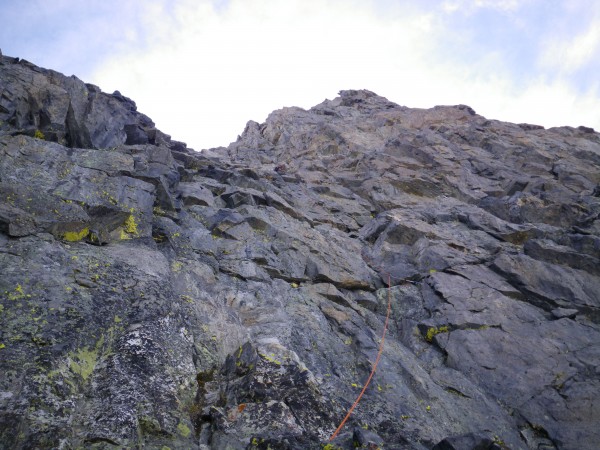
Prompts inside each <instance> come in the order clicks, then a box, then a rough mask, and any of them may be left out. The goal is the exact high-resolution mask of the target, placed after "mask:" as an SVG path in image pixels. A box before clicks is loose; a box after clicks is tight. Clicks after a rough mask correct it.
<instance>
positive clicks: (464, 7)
mask: <svg viewBox="0 0 600 450" xmlns="http://www.w3.org/2000/svg"><path fill="white" fill-rule="evenodd" d="M530 1H531V0H529V1H527V0H446V1H444V2H443V3H442V9H443V10H444V11H445V12H448V13H454V12H457V11H459V12H462V13H470V12H472V11H473V10H475V9H477V8H489V9H495V10H498V11H505V12H508V11H511V12H512V11H516V10H517V9H519V8H521V7H522V6H523V5H524V4H525V3H529V2H530Z"/></svg>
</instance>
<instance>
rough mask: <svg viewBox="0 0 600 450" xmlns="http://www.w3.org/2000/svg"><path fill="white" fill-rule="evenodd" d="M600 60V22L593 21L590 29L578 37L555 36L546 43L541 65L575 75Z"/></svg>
mask: <svg viewBox="0 0 600 450" xmlns="http://www.w3.org/2000/svg"><path fill="white" fill-rule="evenodd" d="M598 60H600V21H592V22H591V23H590V25H589V26H588V29H587V30H585V31H583V32H581V33H579V34H578V35H576V36H574V37H572V38H569V36H564V35H562V34H561V35H559V36H553V37H552V38H551V39H550V40H549V41H547V42H545V43H544V50H543V52H542V54H541V56H540V63H541V64H542V66H544V67H547V68H553V69H558V70H559V71H561V72H566V73H574V72H577V71H578V70H580V69H581V68H583V67H584V66H586V65H588V64H590V63H592V62H598Z"/></svg>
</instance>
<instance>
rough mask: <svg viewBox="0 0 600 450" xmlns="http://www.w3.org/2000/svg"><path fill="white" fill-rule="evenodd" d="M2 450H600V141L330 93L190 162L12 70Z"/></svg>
mask: <svg viewBox="0 0 600 450" xmlns="http://www.w3.org/2000/svg"><path fill="white" fill-rule="evenodd" d="M0 83H1V84H0V273H2V276H1V277H0V294H1V295H2V297H1V300H0V301H1V303H0V356H1V358H0V373H1V374H2V376H0V446H2V447H3V448H4V447H5V448H80V447H84V448H98V449H100V448H107V449H108V448H126V447H136V446H139V447H144V448H161V447H163V446H165V447H168V448H171V449H176V448H181V449H188V448H215V449H226V448H233V449H245V448H268V447H269V446H270V448H282V449H283V448H290V449H306V448H322V446H323V444H325V443H326V442H327V440H328V438H329V436H331V434H332V432H333V431H334V430H335V429H336V427H337V425H338V424H339V422H340V421H341V419H342V418H343V417H344V415H345V413H346V411H347V409H348V408H349V406H350V405H351V404H352V402H353V401H354V399H355V398H356V395H357V394H358V392H359V391H360V389H361V387H362V383H363V382H364V381H365V380H366V378H367V377H368V375H369V373H370V371H371V368H372V365H373V362H374V360H375V357H376V354H377V350H378V346H379V340H380V338H381V334H382V331H383V323H384V319H385V313H386V306H387V296H388V292H387V291H388V286H387V282H388V276H389V280H390V281H391V282H390V285H391V286H390V288H389V289H390V294H391V296H392V312H391V319H390V327H389V330H388V335H387V337H386V341H385V349H384V353H383V356H382V359H381V362H380V365H379V367H378V370H377V373H376V375H375V376H374V378H373V381H372V383H371V385H370V387H369V388H368V389H367V391H366V393H365V395H364V397H363V399H362V401H361V403H360V404H359V406H358V408H357V409H356V410H355V412H354V414H353V415H352V418H351V420H350V422H349V423H348V425H346V427H345V428H344V430H343V432H342V433H341V434H340V436H339V437H338V438H337V439H336V440H335V441H334V442H333V445H335V446H337V447H341V448H354V447H353V446H354V445H360V446H363V447H365V448H367V447H368V446H369V445H375V446H376V445H380V444H382V443H383V445H384V446H385V448H397V449H430V448H433V447H434V446H435V448H438V449H441V448H461V449H462V448H512V449H528V448H531V449H537V448H547V449H553V448H556V449H575V448H577V449H590V450H591V449H595V448H597V442H600V431H599V430H598V428H597V426H596V425H597V423H598V422H599V421H600V409H599V407H600V406H599V405H600V382H599V381H598V380H599V379H600V376H599V375H600V372H599V371H598V370H599V369H598V367H600V325H599V323H600V295H599V294H598V293H599V292H600V272H599V269H598V268H599V267H600V264H599V262H600V135H599V134H598V133H595V132H594V131H593V130H591V129H589V128H585V127H580V128H578V129H576V128H570V127H560V128H552V129H549V130H545V129H543V128H542V127H537V126H533V125H527V124H520V125H516V124H510V123H505V122H499V121H493V120H487V119H485V118H484V117H481V116H479V115H477V114H476V113H475V112H474V111H473V110H472V109H471V108H469V107H467V106H464V105H459V106H439V107H435V108H432V109H429V110H420V109H410V108H406V107H402V106H398V105H396V104H394V103H391V102H389V101H388V100H386V99H385V98H383V97H380V96H377V95H375V94H373V93H371V92H369V91H342V92H341V93H340V96H339V97H338V98H336V99H334V100H331V101H330V100H327V101H325V102H323V103H321V104H320V105H317V106H315V107H313V108H311V109H310V110H303V109H300V108H284V109H282V110H279V111H275V112H274V113H272V114H271V115H270V116H269V117H268V118H267V120H266V122H265V123H264V124H258V123H255V122H249V123H248V125H247V126H246V129H245V130H244V132H243V133H242V135H241V136H239V138H238V140H237V141H236V142H234V143H232V144H231V145H230V146H229V147H227V148H224V147H220V148H216V149H211V150H207V151H204V152H202V153H196V152H193V151H192V150H190V149H187V148H186V146H185V144H182V143H180V142H177V141H173V140H171V138H170V137H169V136H168V135H165V134H164V133H161V132H160V131H158V130H156V129H155V128H154V124H153V123H152V121H151V120H150V119H149V118H148V117H146V116H144V115H143V114H140V113H138V112H137V111H136V108H135V103H133V102H132V101H131V100H129V99H127V98H126V97H123V96H122V95H121V94H119V93H118V92H115V93H114V94H112V95H108V94H105V93H102V92H101V91H100V89H99V88H97V87H95V86H92V85H88V84H84V83H83V82H81V81H80V80H78V79H77V78H75V77H65V76H63V75H61V74H59V73H56V72H53V71H50V70H45V69H41V68H39V67H36V66H34V65H32V64H31V63H28V62H25V61H20V60H18V59H16V58H9V57H2V59H1V60H0Z"/></svg>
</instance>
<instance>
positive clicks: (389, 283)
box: [329, 274, 392, 441]
mask: <svg viewBox="0 0 600 450" xmlns="http://www.w3.org/2000/svg"><path fill="white" fill-rule="evenodd" d="M391 284H392V277H391V275H390V274H388V305H387V314H386V316H385V324H384V325H383V334H382V336H381V343H380V344H379V351H378V352H377V358H376V359H375V364H373V369H372V370H371V374H370V375H369V378H367V381H366V383H365V385H364V386H363V388H362V391H360V394H358V397H356V400H355V401H354V403H353V404H352V406H351V407H350V409H349V410H348V414H346V417H344V420H342V423H340V426H339V427H337V430H335V432H334V433H333V434H332V435H331V437H330V438H329V440H330V441H333V440H334V439H335V438H336V436H337V435H338V433H339V432H340V431H341V430H342V428H344V425H345V424H346V422H347V421H348V419H349V418H350V416H351V415H352V411H354V408H356V406H357V405H358V402H360V399H361V398H362V396H363V394H364V393H365V391H366V390H367V387H369V383H370V382H371V379H372V378H373V375H375V371H376V370H377V365H378V364H379V360H380V359H381V354H382V353H383V343H384V342H385V333H386V332H387V327H388V320H389V319H390V311H391V310H392V292H391V291H392V287H391Z"/></svg>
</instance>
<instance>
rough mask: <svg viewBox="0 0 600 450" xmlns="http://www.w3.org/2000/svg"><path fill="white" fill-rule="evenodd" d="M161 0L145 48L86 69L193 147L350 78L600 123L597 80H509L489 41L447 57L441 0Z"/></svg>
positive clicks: (347, 84)
mask: <svg viewBox="0 0 600 450" xmlns="http://www.w3.org/2000/svg"><path fill="white" fill-rule="evenodd" d="M163 1H164V3H160V2H158V3H155V7H154V10H153V11H152V14H148V16H147V17H148V19H147V23H146V29H145V32H146V33H147V34H148V35H149V36H151V38H149V39H148V42H149V45H148V48H147V49H146V50H144V51H140V49H139V47H136V49H135V50H134V51H130V52H123V53H122V54H120V55H117V56H115V57H114V58H112V59H110V60H108V61H107V62H106V64H105V65H103V67H102V68H101V70H99V71H97V72H96V73H95V74H93V76H92V77H91V80H90V81H91V82H93V83H95V84H98V85H99V86H100V87H101V88H102V89H104V90H106V91H109V92H111V91H112V90H117V89H118V90H120V91H121V92H122V93H123V94H124V95H127V96H129V97H131V98H133V99H134V100H135V101H136V102H137V103H138V109H139V110H140V111H142V112H144V113H146V114H147V115H149V116H150V117H151V118H152V119H153V120H155V122H156V123H157V126H158V127H159V128H160V129H161V130H163V131H164V132H167V133H169V134H171V135H172V136H173V138H175V139H178V140H183V141H185V142H187V143H188V144H189V145H190V146H191V147H193V148H195V149H197V150H199V149H201V148H208V147H214V146H219V145H227V144H228V143H229V142H230V141H232V140H235V138H236V136H237V134H238V133H240V132H241V131H242V130H243V127H244V125H245V123H246V121H248V120H250V119H252V120H256V121H263V120H264V119H265V118H266V116H267V115H268V114H269V113H270V112H271V111H273V110H274V109H277V108H280V107H282V106H301V107H305V108H308V107H310V106H312V105H315V104H317V103H319V102H321V101H322V100H324V99H325V98H326V97H328V98H332V97H334V96H335V95H336V94H337V91H339V90H340V89H352V88H358V89H360V88H365V89H370V90H372V91H375V92H376V93H378V94H380V95H383V96H386V97H388V98H389V99H390V100H392V101H395V102H397V103H400V104H403V105H407V106H411V107H432V106H434V105H437V104H457V103H465V104H469V105H470V106H472V107H473V108H474V109H475V110H476V111H477V112H479V113H480V114H483V115H486V116H488V117H489V118H497V119H502V120H508V121H513V122H531V123H538V124H541V125H546V126H551V125H559V124H573V125H579V124H583V125H588V126H594V127H596V128H600V117H598V114H597V112H596V111H597V107H595V106H597V103H598V96H599V94H600V93H599V90H598V87H597V86H595V87H593V88H592V87H590V88H589V89H588V90H587V92H586V93H585V95H583V94H578V93H577V90H576V89H574V88H573V86H572V85H571V84H569V83H568V80H567V79H560V80H556V79H551V81H544V79H543V78H541V77H537V78H536V77H535V76H533V78H534V79H535V80H536V82H535V83H530V84H526V83H523V82H522V80H521V82H520V83H515V82H513V80H512V79H511V76H512V75H511V73H513V72H511V71H510V70H506V69H505V68H504V64H503V63H504V61H503V59H502V58H503V56H502V55H503V54H502V53H501V52H497V51H495V49H494V48H490V51H489V52H488V55H487V57H486V58H484V59H483V60H482V61H477V62H472V63H465V62H464V61H457V60H453V59H452V58H451V57H450V58H448V57H446V56H447V53H448V52H449V51H450V50H449V49H448V48H447V47H445V38H446V37H447V36H449V35H450V34H451V33H453V34H454V35H455V33H461V30H460V29H458V30H457V29H453V24H452V23H448V22H445V21H444V20H443V19H442V18H441V17H442V15H443V14H444V11H443V8H442V5H440V7H439V9H438V10H435V9H429V10H427V11H425V10H421V11H420V10H418V9H415V8H414V7H412V8H410V9H409V8H408V7H407V8H404V7H400V6H394V7H388V8H387V9H386V8H383V9H382V8H381V7H379V8H376V7H375V6H381V5H375V3H376V2H365V1H359V0H355V1H351V0H286V1H285V2H281V1H278V0H252V1H250V0H231V1H230V2H229V4H228V5H227V6H226V7H224V8H219V9H218V10H217V9H216V8H215V7H213V5H212V3H211V2H209V1H207V0H205V1H198V0H180V1H179V2H177V3H176V7H175V8H172V9H169V8H167V5H168V2H166V0H163ZM453 3H456V2H453ZM477 3H480V4H481V5H483V6H485V5H487V6H490V5H491V6H493V7H495V8H505V9H507V8H508V9H510V8H514V7H515V5H514V4H515V2H512V1H495V2H491V1H486V2H483V1H479V2H477V1H475V2H474V1H471V2H470V4H471V5H475V6H477ZM161 5H162V6H161ZM448 5H450V2H446V7H448ZM481 5H480V6H481ZM594 39H595V38H594ZM585 42H587V41H585ZM464 44H465V45H467V46H468V45H470V43H469V42H465V43H464ZM467 49H468V47H467ZM441 55H444V56H445V57H444V58H442V57H441ZM586 55H587V53H586ZM581 58H582V57H580V59H581ZM441 61H444V62H441ZM534 75H535V74H534ZM523 85H524V86H525V87H521V88H520V90H518V89H517V87H516V86H523Z"/></svg>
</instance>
